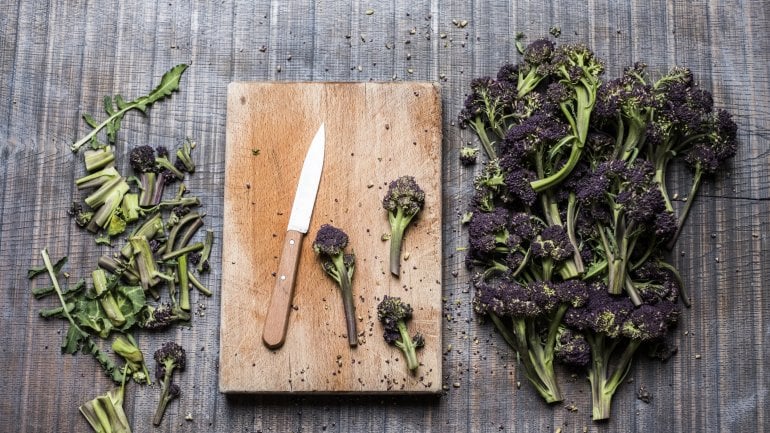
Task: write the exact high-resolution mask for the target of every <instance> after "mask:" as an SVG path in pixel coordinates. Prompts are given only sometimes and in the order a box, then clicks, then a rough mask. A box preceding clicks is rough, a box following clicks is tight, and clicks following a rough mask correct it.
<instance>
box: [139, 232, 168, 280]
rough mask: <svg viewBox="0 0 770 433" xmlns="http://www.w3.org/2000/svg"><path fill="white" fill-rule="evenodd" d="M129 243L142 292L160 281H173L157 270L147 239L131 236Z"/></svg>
mask: <svg viewBox="0 0 770 433" xmlns="http://www.w3.org/2000/svg"><path fill="white" fill-rule="evenodd" d="M129 242H130V243H131V248H132V249H133V253H134V264H135V265H136V268H137V270H138V271H139V280H140V283H141V285H142V289H144V291H147V290H149V289H150V288H151V287H154V286H156V285H157V284H158V283H159V282H160V280H161V279H163V280H166V281H168V280H173V277H170V276H168V275H166V274H164V273H163V272H160V271H159V270H158V265H157V263H156V262H155V258H154V257H153V255H152V250H151V249H150V244H149V243H148V242H147V238H145V237H144V236H132V237H131V238H129Z"/></svg>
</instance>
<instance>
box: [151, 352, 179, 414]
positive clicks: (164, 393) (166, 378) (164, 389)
mask: <svg viewBox="0 0 770 433" xmlns="http://www.w3.org/2000/svg"><path fill="white" fill-rule="evenodd" d="M164 370H165V374H164V375H163V382H162V385H161V394H160V401H158V407H157V408H156V409H155V416H153V417H152V425H154V426H156V427H157V426H159V425H160V422H161V420H162V419H163V414H165V413H166V406H168V403H169V402H170V401H171V400H173V399H174V398H173V397H172V396H171V395H170V393H169V390H170V389H171V375H172V373H173V372H174V366H173V365H166V366H165V369H164Z"/></svg>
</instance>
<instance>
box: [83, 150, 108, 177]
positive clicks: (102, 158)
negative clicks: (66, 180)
mask: <svg viewBox="0 0 770 433" xmlns="http://www.w3.org/2000/svg"><path fill="white" fill-rule="evenodd" d="M83 162H85V165H86V171H87V172H89V173H90V172H93V171H94V170H99V169H103V168H105V167H108V166H112V164H113V163H114V162H115V153H113V151H112V146H103V147H99V148H98V149H88V150H86V151H85V152H83Z"/></svg>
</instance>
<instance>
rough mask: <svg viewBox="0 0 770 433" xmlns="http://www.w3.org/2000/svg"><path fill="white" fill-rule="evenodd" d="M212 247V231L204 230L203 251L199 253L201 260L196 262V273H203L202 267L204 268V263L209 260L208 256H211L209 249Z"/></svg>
mask: <svg viewBox="0 0 770 433" xmlns="http://www.w3.org/2000/svg"><path fill="white" fill-rule="evenodd" d="M213 245H214V231H213V230H206V238H205V239H204V241H203V251H201V259H200V261H199V262H198V273H199V274H200V273H202V272H203V271H204V266H206V262H208V260H209V256H210V255H211V247H212V246H213Z"/></svg>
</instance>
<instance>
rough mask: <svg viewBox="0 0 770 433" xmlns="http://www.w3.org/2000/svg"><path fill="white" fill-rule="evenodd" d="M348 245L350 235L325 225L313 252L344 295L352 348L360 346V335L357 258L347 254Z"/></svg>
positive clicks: (318, 235) (343, 299)
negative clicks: (355, 293) (356, 299)
mask: <svg viewBox="0 0 770 433" xmlns="http://www.w3.org/2000/svg"><path fill="white" fill-rule="evenodd" d="M347 245H348V235H347V234H346V233H345V232H343V231H342V230H340V229H338V228H336V227H333V226H331V225H329V224H324V225H322V226H321V228H319V229H318V234H316V239H315V242H313V250H314V251H315V252H316V253H318V255H319V257H320V258H321V265H322V266H323V269H324V271H325V272H326V273H327V274H328V275H329V276H330V277H331V278H332V279H333V280H334V281H336V282H337V284H338V285H339V287H340V291H341V293H342V305H343V307H344V309H345V324H346V326H347V332H348V344H350V346H351V347H355V346H356V345H358V333H357V331H356V310H355V305H354V303H353V287H352V284H351V280H352V279H353V271H354V270H355V262H356V256H355V255H354V254H345V247H346V246H347Z"/></svg>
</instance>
